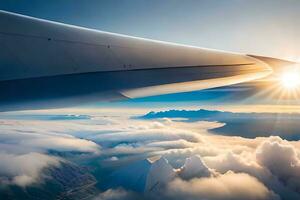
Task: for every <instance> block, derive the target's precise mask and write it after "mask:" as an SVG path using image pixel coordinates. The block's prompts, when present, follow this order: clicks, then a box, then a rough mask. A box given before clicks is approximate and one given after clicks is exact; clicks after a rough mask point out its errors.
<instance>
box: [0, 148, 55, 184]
mask: <svg viewBox="0 0 300 200" xmlns="http://www.w3.org/2000/svg"><path fill="white" fill-rule="evenodd" d="M0 160H1V162H0V183H1V182H2V183H3V184H16V185H19V186H22V187H24V186H27V185H29V184H32V183H35V182H38V181H39V180H41V178H42V177H41V171H42V169H44V168H45V167H49V166H58V165H59V159H58V158H56V157H53V156H48V155H44V154H40V153H28V154H22V155H15V154H3V153H0Z"/></svg>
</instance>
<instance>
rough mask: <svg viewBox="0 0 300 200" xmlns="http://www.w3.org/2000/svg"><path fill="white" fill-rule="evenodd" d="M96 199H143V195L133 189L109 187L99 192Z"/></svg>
mask: <svg viewBox="0 0 300 200" xmlns="http://www.w3.org/2000/svg"><path fill="white" fill-rule="evenodd" d="M94 200H141V197H140V196H139V195H138V194H136V193H134V192H131V191H127V190H124V189H122V188H119V189H108V190H106V191H105V192H103V193H101V194H99V195H98V196H97V197H96V198H95V199H94Z"/></svg>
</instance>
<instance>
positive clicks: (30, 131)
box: [0, 120, 100, 153]
mask: <svg viewBox="0 0 300 200" xmlns="http://www.w3.org/2000/svg"><path fill="white" fill-rule="evenodd" d="M1 123H2V127H1V132H0V145H2V147H3V148H1V150H0V151H1V152H3V151H11V150H12V151H17V149H21V147H23V148H22V150H25V151H27V152H31V151H35V152H36V151H38V152H44V151H47V150H55V151H74V152H83V153H99V152H100V146H99V145H97V144H96V143H95V142H92V141H89V140H86V139H81V138H76V137H74V136H72V135H70V134H68V128H63V127H61V124H60V123H55V122H43V121H40V122H37V121H29V120H18V121H15V120H2V121H1ZM8 144H10V146H15V147H16V150H13V148H10V147H9V145H8ZM4 147H5V148H4ZM21 152H22V151H21Z"/></svg>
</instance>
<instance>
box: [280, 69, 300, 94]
mask: <svg viewBox="0 0 300 200" xmlns="http://www.w3.org/2000/svg"><path fill="white" fill-rule="evenodd" d="M281 84H282V86H283V87H284V88H286V89H288V90H292V89H296V88H298V87H300V75H299V73H298V72H296V71H295V72H294V71H292V72H286V73H284V74H283V75H282V76H281Z"/></svg>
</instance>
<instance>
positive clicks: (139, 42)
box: [0, 11, 272, 111]
mask: <svg viewBox="0 0 300 200" xmlns="http://www.w3.org/2000/svg"><path fill="white" fill-rule="evenodd" d="M271 72H272V69H271V67H270V66H269V65H268V64H267V63H266V62H263V61H262V60H260V59H259V57H253V56H248V55H243V54H236V53H229V52H223V51H216V50H210V49H204V48H198V47H192V46H185V45H178V44H173V43H166V42H160V41H154V40H148V39H143V38H136V37H130V36H125V35H119V34H114V33H108V32H102V31H97V30H91V29H86V28H81V27H77V26H72V25H66V24H61V23H56V22H51V21H46V20H41V19H36V18H32V17H27V16H23V15H18V14H14V13H9V12H5V11H0V91H1V96H0V97H1V98H0V111H6V110H22V109H40V108H52V107H64V106H72V105H77V104H79V103H85V102H91V101H98V100H118V99H122V98H136V97H143V96H151V95H158V94H166V93H174V92H185V91H193V90H200V89H207V88H213V87H220V86H226V85H231V84H236V83H241V82H245V81H251V80H254V79H258V78H262V77H265V76H267V75H268V74H270V73H271Z"/></svg>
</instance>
